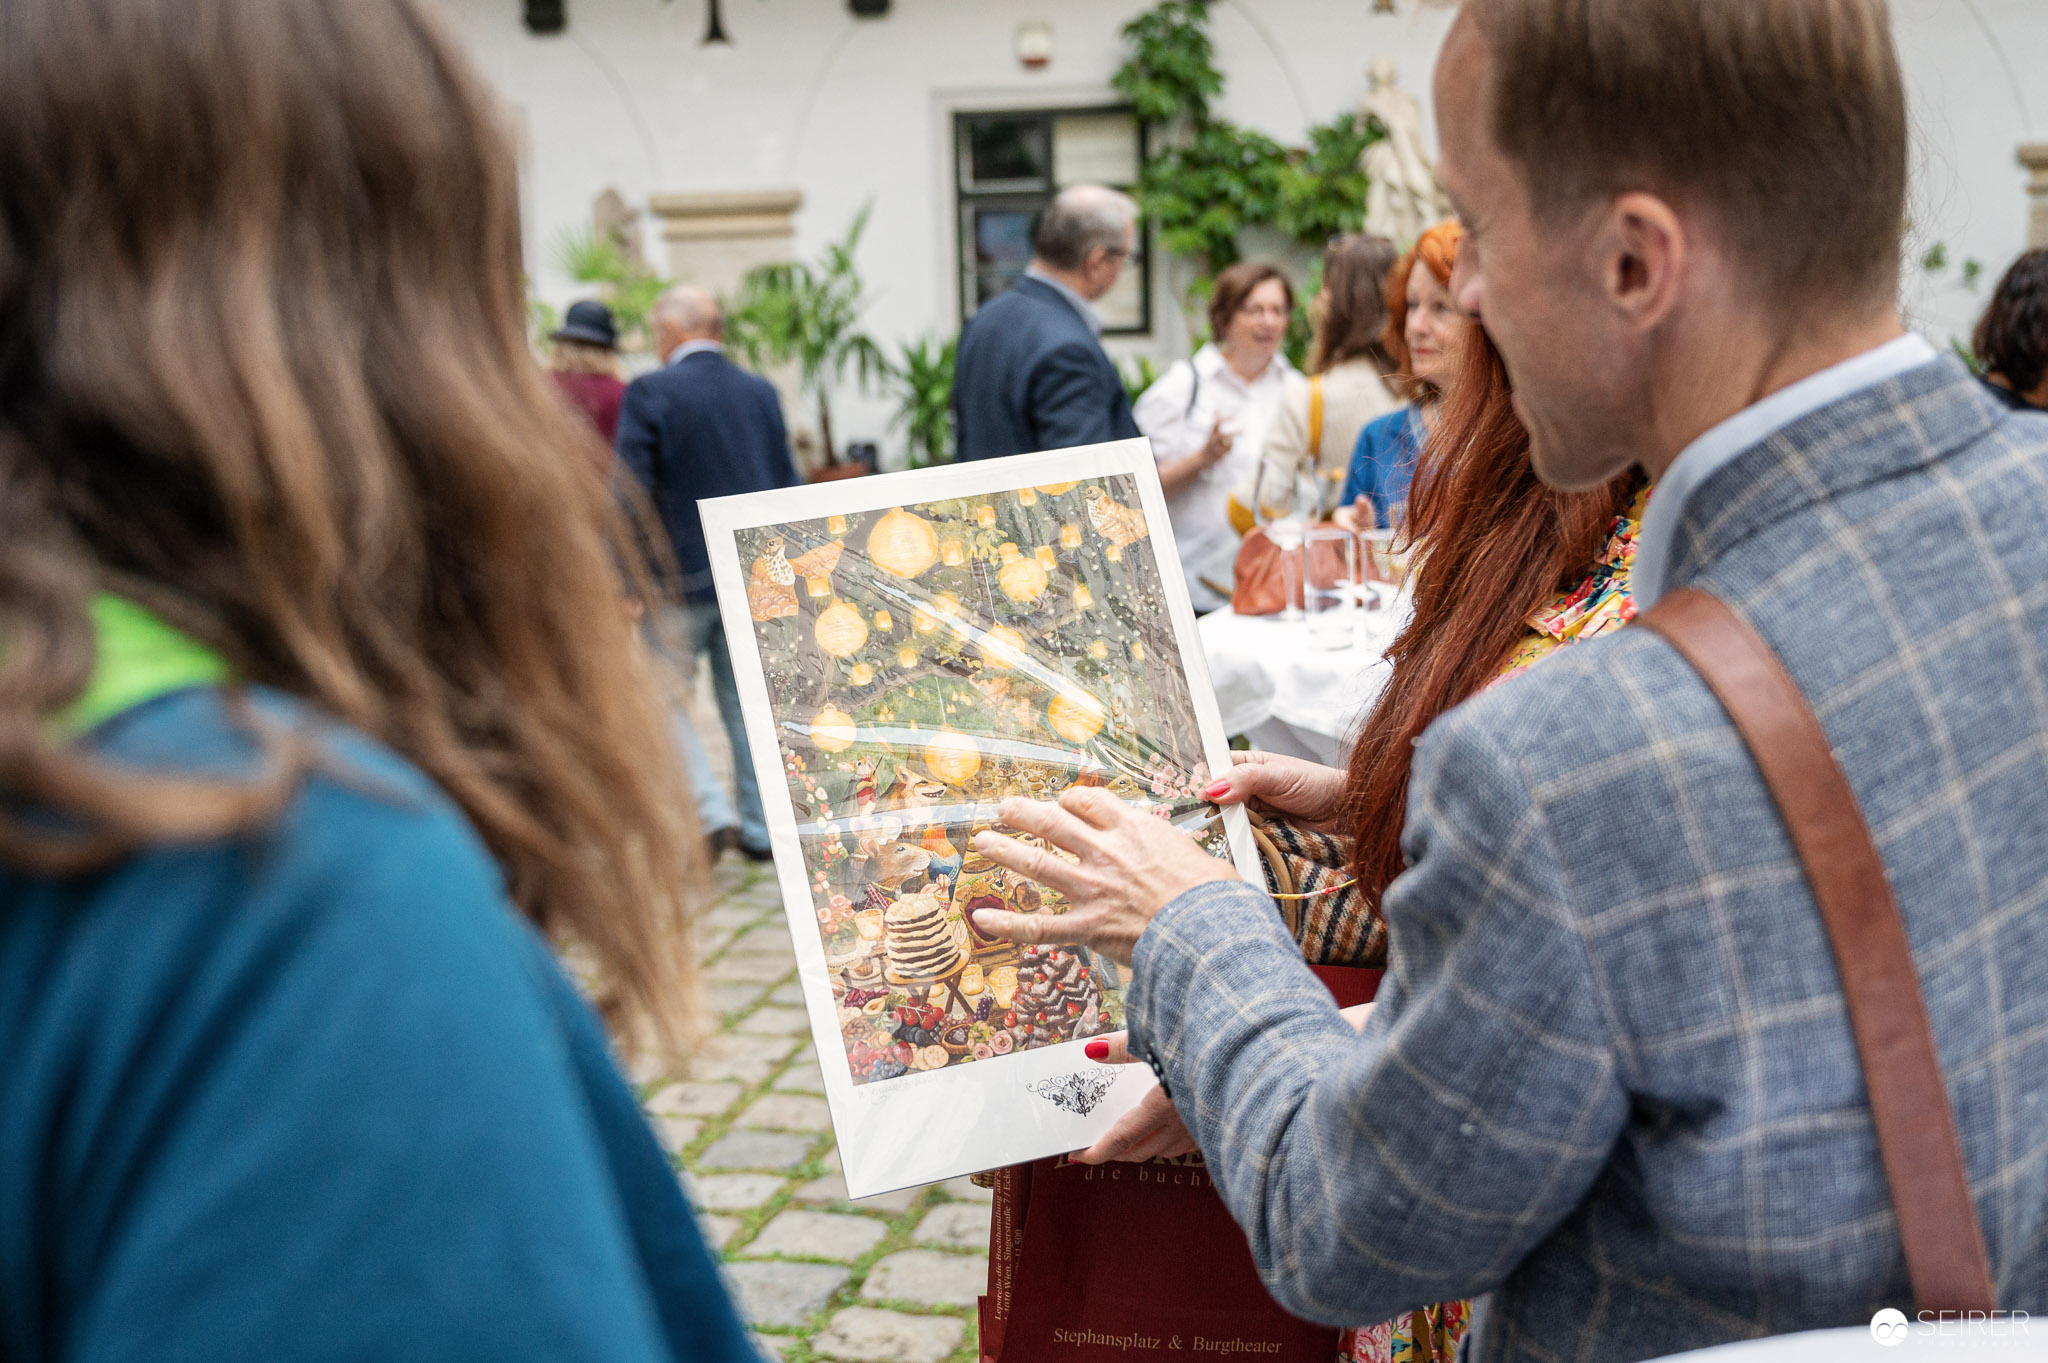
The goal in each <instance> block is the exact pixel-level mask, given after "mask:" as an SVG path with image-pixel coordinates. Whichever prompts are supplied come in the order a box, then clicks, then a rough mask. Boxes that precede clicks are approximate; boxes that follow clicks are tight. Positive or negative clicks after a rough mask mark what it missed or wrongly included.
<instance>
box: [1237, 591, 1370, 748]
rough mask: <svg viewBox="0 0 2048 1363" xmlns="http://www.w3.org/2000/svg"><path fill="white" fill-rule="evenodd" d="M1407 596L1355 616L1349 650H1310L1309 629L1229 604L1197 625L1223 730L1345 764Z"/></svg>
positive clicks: (1255, 743) (1259, 745)
mask: <svg viewBox="0 0 2048 1363" xmlns="http://www.w3.org/2000/svg"><path fill="white" fill-rule="evenodd" d="M1407 619H1408V600H1407V598H1406V597H1405V596H1403V597H1401V598H1398V599H1396V600H1394V601H1392V602H1390V603H1389V605H1388V607H1387V608H1386V609H1382V610H1376V611H1365V612H1363V613H1362V614H1361V616H1360V617H1359V628H1358V633H1357V642H1356V643H1354V644H1353V645H1352V646H1351V647H1350V648H1346V649H1332V650H1324V649H1318V648H1312V647H1310V645H1309V641H1308V626H1307V625H1305V624H1301V623H1292V624H1290V623H1288V622H1286V621H1283V620H1281V619H1280V617H1278V616H1276V615H1266V616H1247V615H1236V614H1233V613H1232V612H1231V611H1230V610H1229V609H1227V608H1226V609H1224V610H1220V611H1216V612H1214V613H1213V614H1210V615H1205V616H1203V617H1202V619H1201V621H1200V622H1199V629H1200V632H1201V636H1202V651H1203V652H1204V653H1205V654H1207V655H1208V659H1209V679H1210V681H1211V682H1213V683H1214V684H1215V687H1216V704H1217V706H1218V708H1220V709H1221V710H1222V711H1223V728H1224V731H1225V732H1226V733H1232V734H1243V735H1244V736H1245V737H1247V738H1249V739H1250V740H1251V743H1252V746H1253V747H1254V748H1262V749H1264V750H1265V751H1267V752H1281V753H1290V754H1292V755H1294V756H1296V757H1306V758H1309V759H1310V760H1311V761H1316V762H1323V763H1326V764H1328V765H1330V766H1342V765H1344V759H1345V757H1346V756H1347V754H1348V752H1349V748H1350V741H1351V738H1352V737H1353V735H1354V734H1355V732H1356V730H1357V727H1358V721H1359V720H1361V719H1363V718H1364V717H1365V713H1366V711H1367V710H1369V709H1371V708H1372V703H1373V702H1374V701H1375V700H1377V699H1378V698H1379V694H1380V688H1381V687H1383V686H1385V685H1386V684H1387V674H1388V673H1389V672H1391V671H1392V670H1393V669H1392V666H1391V665H1390V664H1389V663H1388V662H1387V661H1386V659H1385V657H1384V655H1385V653H1386V650H1387V645H1389V644H1391V643H1392V642H1393V641H1394V636H1395V635H1396V634H1398V633H1399V632H1400V630H1401V626H1402V625H1404V624H1406V623H1407Z"/></svg>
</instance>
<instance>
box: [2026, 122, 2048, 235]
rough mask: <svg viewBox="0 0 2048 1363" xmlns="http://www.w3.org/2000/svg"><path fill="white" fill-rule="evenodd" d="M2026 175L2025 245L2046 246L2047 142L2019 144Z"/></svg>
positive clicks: (2047, 210)
mask: <svg viewBox="0 0 2048 1363" xmlns="http://www.w3.org/2000/svg"><path fill="white" fill-rule="evenodd" d="M2020 164H2021V165H2023V166H2025V167H2026V168H2027V171H2028V175H2027V245H2028V246H2029V247H2035V246H2048V142H2023V143H2021V144H2020Z"/></svg>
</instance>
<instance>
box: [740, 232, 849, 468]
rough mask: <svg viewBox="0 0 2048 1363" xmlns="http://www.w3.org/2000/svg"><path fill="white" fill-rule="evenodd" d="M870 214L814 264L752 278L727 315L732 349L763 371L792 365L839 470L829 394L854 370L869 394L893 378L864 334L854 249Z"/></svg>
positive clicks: (771, 268)
mask: <svg viewBox="0 0 2048 1363" xmlns="http://www.w3.org/2000/svg"><path fill="white" fill-rule="evenodd" d="M867 222H868V210H867V209H866V208H863V209H861V211H860V212H859V213H858V214H857V215H855V217H854V220H853V225H852V226H851V227H850V228H848V229H847V233H846V237H845V239H844V240H842V241H838V242H834V243H833V244H831V245H830V246H827V247H826V248H825V251H824V254H823V255H822V256H820V257H819V258H818V260H817V261H816V262H815V263H810V264H806V263H804V262H801V261H797V262H791V263H789V264H778V265H762V266H758V267H756V268H755V269H752V270H750V271H748V272H747V276H746V278H745V280H743V281H742V283H741V285H740V291H739V296H738V297H737V298H736V299H735V300H734V302H733V305H732V306H731V307H730V308H728V309H727V316H726V344H727V345H729V346H731V347H732V348H733V349H734V350H735V351H737V352H738V353H739V354H740V355H742V356H744V357H745V358H746V360H747V362H748V363H749V364H750V365H752V366H754V367H755V368H757V369H760V368H766V367H769V366H773V365H785V364H786V365H793V366H795V368H796V372H797V382H798V386H799V387H800V388H801V390H802V391H803V392H804V393H805V394H807V395H809V396H811V397H813V398H815V399H816V400H817V403H818V435H819V437H820V440H821V442H822V443H823V445H824V453H825V467H826V468H827V469H828V470H836V469H837V468H838V467H839V450H838V446H837V445H836V444H834V442H833V439H832V401H831V396H830V393H829V391H828V390H829V388H830V386H831V385H832V384H834V383H839V382H843V381H844V380H845V378H846V375H847V372H848V371H849V370H851V371H852V373H853V375H854V378H855V381H856V382H857V383H858V384H859V385H860V389H861V391H862V392H867V391H868V390H869V389H870V388H871V386H872V385H873V383H874V381H875V380H876V379H878V378H883V377H886V376H887V375H888V373H889V362H888V360H887V359H886V358H885V357H884V356H883V354H882V348H881V347H880V346H878V345H876V344H875V342H874V340H873V338H871V337H870V336H869V335H868V334H867V333H866V332H865V331H863V330H861V316H862V314H864V313H865V312H866V311H867V307H868V298H867V286H866V285H865V284H863V283H862V281H861V277H860V271H859V269H858V268H857V267H856V266H855V264H854V259H853V254H854V250H855V248H856V247H857V246H859V244H860V236H861V232H862V231H863V230H865V229H866V227H867Z"/></svg>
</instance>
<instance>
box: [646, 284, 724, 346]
mask: <svg viewBox="0 0 2048 1363" xmlns="http://www.w3.org/2000/svg"><path fill="white" fill-rule="evenodd" d="M654 320H655V321H657V322H666V323H667V324H668V325H669V326H672V327H674V328H675V329H676V330H677V331H680V332H683V333H685V334H688V335H696V336H723V335H725V309H724V308H723V307H721V306H719V302H718V299H717V297H716V296H715V295H713V294H712V292H711V291H710V290H709V289H706V288H703V287H701V286H699V285H696V284H678V285H676V286H675V287H674V288H672V289H670V290H668V292H666V293H664V294H662V296H661V297H660V298H658V299H656V300H655V303H654Z"/></svg>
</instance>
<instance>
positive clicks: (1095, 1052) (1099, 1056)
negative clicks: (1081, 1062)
mask: <svg viewBox="0 0 2048 1363" xmlns="http://www.w3.org/2000/svg"><path fill="white" fill-rule="evenodd" d="M1083 1054H1085V1055H1086V1056H1087V1057H1088V1058H1089V1059H1090V1060H1107V1059H1109V1043H1108V1042H1107V1041H1103V1040H1101V1039H1099V1038H1098V1039H1096V1040H1094V1041H1091V1042H1089V1043H1088V1044H1087V1046H1086V1047H1084V1048H1083Z"/></svg>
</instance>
